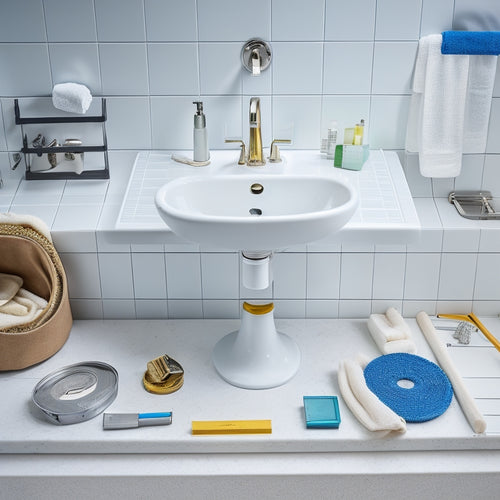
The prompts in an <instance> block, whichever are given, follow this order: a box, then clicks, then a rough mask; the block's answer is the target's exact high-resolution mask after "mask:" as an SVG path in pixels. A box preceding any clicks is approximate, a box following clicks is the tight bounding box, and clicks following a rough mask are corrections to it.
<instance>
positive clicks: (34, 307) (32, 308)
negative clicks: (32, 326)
mask: <svg viewBox="0 0 500 500" xmlns="http://www.w3.org/2000/svg"><path fill="white" fill-rule="evenodd" d="M47 305H48V302H47V301H46V300H45V299H42V298H41V297H38V295H35V294H34V293H31V292H30V291H28V290H25V289H24V288H20V289H19V291H18V292H17V294H16V295H15V296H14V297H12V299H11V300H10V301H9V302H7V303H6V304H4V305H2V306H0V330H4V329H5V328H10V327H12V326H19V325H24V324H25V323H30V322H31V321H34V320H35V319H36V318H38V316H40V314H42V312H43V310H44V309H45V308H46V307H47Z"/></svg>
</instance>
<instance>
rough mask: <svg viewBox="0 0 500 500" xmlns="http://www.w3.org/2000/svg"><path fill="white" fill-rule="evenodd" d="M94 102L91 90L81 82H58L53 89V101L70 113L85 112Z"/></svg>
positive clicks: (59, 107)
mask: <svg viewBox="0 0 500 500" xmlns="http://www.w3.org/2000/svg"><path fill="white" fill-rule="evenodd" d="M91 102H92V94H91V93H90V90H89V89H88V88H87V87H86V86H85V85H81V84H79V83H71V82H69V83H58V84H57V85H54V88H53V89H52V103H53V104H54V106H55V107H56V108H57V109H61V110H63V111H67V112H68V113H78V114H81V115H83V114H85V113H86V112H87V110H88V109H89V106H90V103H91Z"/></svg>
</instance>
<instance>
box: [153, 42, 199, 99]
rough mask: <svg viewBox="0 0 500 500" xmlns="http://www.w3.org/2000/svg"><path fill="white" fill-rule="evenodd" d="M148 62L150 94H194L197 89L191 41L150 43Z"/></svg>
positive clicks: (193, 45) (196, 58)
mask: <svg viewBox="0 0 500 500" xmlns="http://www.w3.org/2000/svg"><path fill="white" fill-rule="evenodd" d="M148 63H149V90H150V93H151V95H191V94H195V95H196V94H198V93H199V92H200V86H199V76H198V48H197V45H196V44H195V43H150V44H148Z"/></svg>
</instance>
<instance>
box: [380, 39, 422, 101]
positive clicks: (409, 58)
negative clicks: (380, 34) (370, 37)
mask: <svg viewBox="0 0 500 500" xmlns="http://www.w3.org/2000/svg"><path fill="white" fill-rule="evenodd" d="M416 55H417V42H398V43H396V42H375V50H374V55H373V82H372V93H374V94H411V83H412V81H411V80H412V78H411V75H412V71H413V65H414V64H415V57H416Z"/></svg>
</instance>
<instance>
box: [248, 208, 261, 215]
mask: <svg viewBox="0 0 500 500" xmlns="http://www.w3.org/2000/svg"><path fill="white" fill-rule="evenodd" d="M248 212H249V213H250V215H262V210H261V209H260V208H251V209H250V210H249V211H248Z"/></svg>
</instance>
